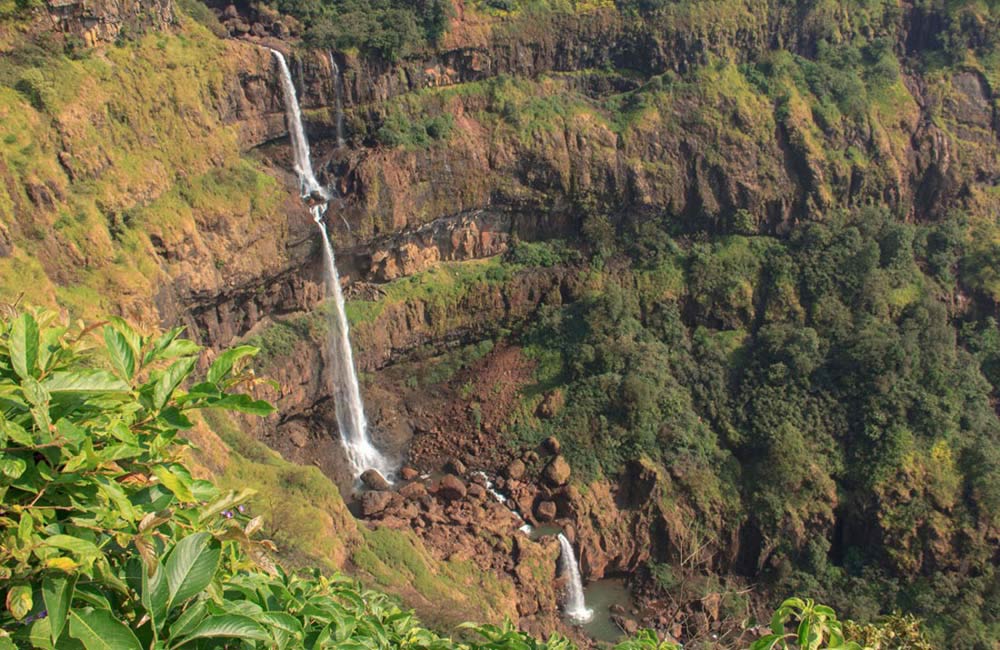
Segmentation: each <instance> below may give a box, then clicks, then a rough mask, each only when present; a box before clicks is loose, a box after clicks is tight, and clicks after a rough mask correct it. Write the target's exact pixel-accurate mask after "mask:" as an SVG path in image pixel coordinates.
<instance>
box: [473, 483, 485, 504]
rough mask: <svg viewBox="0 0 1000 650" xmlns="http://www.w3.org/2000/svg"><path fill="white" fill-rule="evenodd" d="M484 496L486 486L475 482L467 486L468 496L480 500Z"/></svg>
mask: <svg viewBox="0 0 1000 650" xmlns="http://www.w3.org/2000/svg"><path fill="white" fill-rule="evenodd" d="M485 496H486V488H484V487H483V486H482V485H479V484H477V483H473V484H472V485H470V486H469V497H470V498H472V499H476V500H477V501H479V500H482V498H483V497H485Z"/></svg>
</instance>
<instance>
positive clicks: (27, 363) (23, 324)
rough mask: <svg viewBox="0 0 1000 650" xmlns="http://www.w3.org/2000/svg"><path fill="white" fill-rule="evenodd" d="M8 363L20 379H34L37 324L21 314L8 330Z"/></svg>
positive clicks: (36, 353)
mask: <svg viewBox="0 0 1000 650" xmlns="http://www.w3.org/2000/svg"><path fill="white" fill-rule="evenodd" d="M9 345H10V362H11V364H12V365H13V366H14V372H16V373H17V376H18V377H20V378H21V379H26V378H28V377H34V376H35V373H36V370H37V366H38V323H37V322H36V321H35V319H34V317H33V316H32V315H31V314H21V316H20V317H19V318H17V319H16V320H15V321H14V323H13V324H12V326H11V328H10V341H9Z"/></svg>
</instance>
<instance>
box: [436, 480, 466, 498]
mask: <svg viewBox="0 0 1000 650" xmlns="http://www.w3.org/2000/svg"><path fill="white" fill-rule="evenodd" d="M468 491H469V490H468V488H466V487H465V483H463V482H462V480H461V479H460V478H458V477H457V476H455V475H454V474H446V475H445V476H444V478H442V479H441V480H440V482H438V485H437V495H438V496H439V497H441V498H442V499H444V500H446V501H455V500H457V499H462V498H464V497H465V495H466V494H467V493H468Z"/></svg>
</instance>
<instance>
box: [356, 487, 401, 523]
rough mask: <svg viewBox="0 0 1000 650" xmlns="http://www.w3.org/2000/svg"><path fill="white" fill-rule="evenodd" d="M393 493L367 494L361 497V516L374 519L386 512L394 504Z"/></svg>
mask: <svg viewBox="0 0 1000 650" xmlns="http://www.w3.org/2000/svg"><path fill="white" fill-rule="evenodd" d="M394 496H395V495H394V494H393V493H392V492H365V493H364V494H363V495H362V496H361V514H362V515H363V516H365V517H372V516H374V515H377V514H379V513H381V512H384V511H385V510H386V509H387V508H388V507H389V506H390V505H391V504H392V502H393V497H394Z"/></svg>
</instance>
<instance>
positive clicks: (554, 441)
mask: <svg viewBox="0 0 1000 650" xmlns="http://www.w3.org/2000/svg"><path fill="white" fill-rule="evenodd" d="M542 449H544V450H545V451H547V452H548V453H550V454H553V455H559V452H560V451H562V443H560V442H559V439H558V438H556V437H555V436H549V437H548V438H546V439H545V441H544V442H543V443H542Z"/></svg>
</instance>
